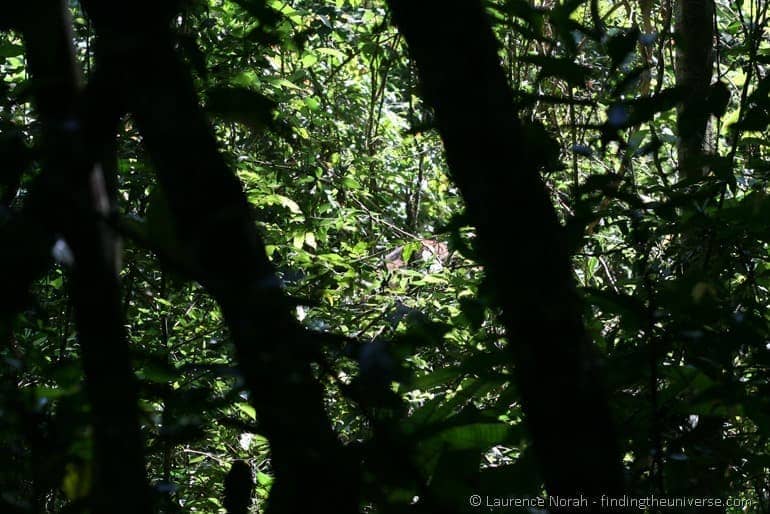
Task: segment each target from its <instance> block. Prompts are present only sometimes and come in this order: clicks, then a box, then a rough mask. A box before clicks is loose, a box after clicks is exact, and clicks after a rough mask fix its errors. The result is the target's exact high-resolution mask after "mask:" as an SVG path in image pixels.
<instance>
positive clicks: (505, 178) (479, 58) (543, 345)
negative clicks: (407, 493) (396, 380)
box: [388, 0, 623, 496]
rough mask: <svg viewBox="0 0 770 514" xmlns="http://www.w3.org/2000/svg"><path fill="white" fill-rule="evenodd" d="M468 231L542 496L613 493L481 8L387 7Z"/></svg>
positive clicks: (553, 251) (455, 0)
mask: <svg viewBox="0 0 770 514" xmlns="http://www.w3.org/2000/svg"><path fill="white" fill-rule="evenodd" d="M388 4H389V5H390V8H391V10H392V13H393V17H394V21H395V23H396V25H397V26H398V28H399V29H400V31H401V33H402V34H403V36H404V37H405V39H406V41H407V43H408V46H409V49H410V52H411V54H412V56H413V58H414V60H415V62H416V64H417V67H418V70H419V73H420V78H421V82H422V88H423V96H424V98H425V101H426V102H427V104H428V105H429V106H430V107H431V108H432V109H433V110H434V111H435V114H436V119H437V123H438V130H439V132H440V134H441V137H442V139H443V141H444V146H445V150H446V155H447V160H448V163H449V170H450V173H451V175H452V178H453V180H454V181H455V182H456V183H457V185H458V186H459V187H460V190H461V191H462V194H463V197H464V198H465V202H466V206H467V211H468V214H469V215H470V217H471V219H472V221H473V222H474V224H475V225H476V228H477V230H478V244H479V250H480V259H481V262H482V264H483V265H484V266H485V268H486V272H487V274H488V276H489V280H490V282H491V283H493V284H495V286H496V288H497V298H496V299H497V302H498V304H499V305H500V306H501V307H502V308H503V318H502V321H503V323H504V324H505V327H506V331H507V334H508V338H509V339H510V347H511V349H512V352H513V357H514V362H515V374H516V378H517V383H518V386H519V388H520V390H521V394H522V400H523V406H524V411H525V414H526V420H527V424H528V426H529V429H530V433H531V435H532V438H533V440H534V445H535V450H536V453H537V455H538V457H539V461H540V464H541V468H542V473H543V477H544V479H545V483H546V487H547V489H548V492H549V493H550V494H551V495H564V496H574V495H576V494H578V493H583V494H586V495H592V496H598V495H601V494H614V493H618V492H620V491H622V489H623V474H622V467H621V460H620V455H619V451H618V449H617V444H616V439H615V431H614V429H613V423H612V419H611V416H610V412H609V408H608V402H607V395H606V391H605V389H604V387H603V383H602V372H601V365H600V362H599V360H598V359H597V357H596V356H595V355H594V353H593V352H592V348H591V342H590V341H589V338H588V336H587V334H586V332H585V330H584V327H583V323H582V319H581V306H580V302H579V300H578V298H577V295H576V291H575V286H574V283H573V280H572V276H571V270H570V257H569V255H568V252H567V250H566V248H565V244H564V238H563V236H562V229H561V227H560V225H559V222H558V219H557V217H556V213H555V211H554V209H553V206H552V205H551V203H550V199H549V197H548V194H547V193H546V190H545V188H544V184H543V182H542V180H541V179H540V176H539V173H538V169H539V165H540V157H539V155H541V154H542V153H543V151H544V150H543V149H542V148H541V147H540V146H539V144H540V143H541V142H542V141H541V140H539V139H536V138H533V137H531V135H530V134H529V133H528V131H527V130H526V129H525V127H524V126H523V125H522V124H521V122H520V121H519V119H518V117H517V113H516V111H515V108H514V102H513V96H512V92H511V91H510V89H509V88H508V85H507V83H506V80H505V76H504V73H503V71H502V69H501V67H500V64H499V57H498V43H497V41H496V40H495V37H494V35H493V33H492V30H491V28H490V26H489V23H488V21H487V19H486V16H485V13H484V11H483V8H482V4H481V2H479V1H470V0H421V1H419V2H417V1H414V0H389V1H388Z"/></svg>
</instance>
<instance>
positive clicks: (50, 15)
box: [19, 1, 150, 514]
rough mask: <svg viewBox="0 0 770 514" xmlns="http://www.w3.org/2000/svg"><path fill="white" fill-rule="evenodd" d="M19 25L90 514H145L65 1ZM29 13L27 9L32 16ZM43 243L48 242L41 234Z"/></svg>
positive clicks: (101, 195) (99, 177) (111, 271)
mask: <svg viewBox="0 0 770 514" xmlns="http://www.w3.org/2000/svg"><path fill="white" fill-rule="evenodd" d="M32 5H33V6H34V9H28V16H26V17H23V18H22V19H21V20H20V22H21V23H20V26H19V28H20V29H21V32H22V34H23V36H24V42H25V46H26V55H27V59H28V63H29V67H30V72H31V76H32V78H33V80H34V83H35V89H34V103H35V106H36V108H37V111H38V114H39V119H40V121H41V122H42V126H43V131H42V148H43V168H44V170H45V171H44V173H45V174H46V175H49V178H50V181H51V182H52V183H54V184H57V185H58V186H59V187H60V190H59V191H57V192H56V194H55V195H54V193H53V192H50V197H49V199H52V198H56V199H55V200H53V202H54V203H53V206H54V207H53V208H50V209H49V210H48V216H50V218H51V220H49V221H48V222H47V223H46V226H55V227H56V228H57V229H58V230H60V231H61V233H62V234H63V235H64V239H65V240H66V242H67V244H68V245H69V247H70V248H71V251H72V258H73V263H72V268H73V269H72V287H71V289H70V293H71V295H72V300H73V305H74V306H75V321H76V324H77V328H78V335H79V338H78V340H79V342H80V346H81V353H82V358H83V368H84V371H85V377H86V391H87V394H88V399H89V402H90V404H91V420H92V423H93V427H94V447H95V473H94V483H93V484H92V485H91V491H92V492H91V503H92V505H91V508H92V511H93V512H94V513H99V514H101V513H111V514H112V513H117V514H121V513H126V514H128V513H135V514H144V513H149V512H150V494H149V488H148V486H147V483H146V481H145V475H144V458H143V455H144V447H143V443H142V438H141V432H140V430H139V411H138V405H137V384H136V382H135V378H134V374H133V371H132V369H131V363H130V358H129V349H128V343H127V340H126V334H125V331H124V327H123V319H122V307H121V303H120V294H119V289H120V288H119V282H118V270H117V267H116V264H117V261H116V257H117V256H116V246H115V238H114V236H113V235H112V234H111V232H110V230H109V229H108V228H107V226H106V224H105V217H106V215H107V208H108V199H107V195H106V190H105V187H104V177H103V174H102V172H101V167H100V165H99V163H98V162H95V161H94V160H92V159H91V156H90V154H89V151H88V150H87V146H88V140H87V138H88V136H87V133H88V132H89V130H88V128H87V126H88V125H89V124H90V121H89V120H88V119H86V116H84V112H85V111H84V109H83V103H82V98H81V87H80V78H79V76H78V72H77V64H76V61H75V57H74V54H73V49H72V46H71V45H72V43H71V42H72V34H71V33H70V20H69V13H68V7H67V5H66V4H65V2H61V1H52V2H38V3H34V4H32ZM33 11H34V12H33ZM45 237H50V236H44V238H45Z"/></svg>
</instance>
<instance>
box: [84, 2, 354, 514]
mask: <svg viewBox="0 0 770 514" xmlns="http://www.w3.org/2000/svg"><path fill="white" fill-rule="evenodd" d="M83 3H84V4H85V6H86V8H87V10H88V13H89V15H90V16H91V18H92V20H93V22H94V25H95V28H96V31H97V36H98V38H99V39H98V41H97V45H98V46H97V52H98V53H97V62H96V69H95V73H97V74H100V76H101V77H102V79H103V80H104V81H105V82H104V83H105V84H109V87H107V88H105V89H104V90H103V91H102V94H103V95H107V96H113V97H117V98H119V99H120V101H122V102H123V103H124V105H125V107H126V108H127V110H128V111H129V112H131V113H132V114H133V115H134V117H135V119H136V122H137V126H138V128H139V130H140V132H141V134H142V136H143V139H144V143H145V146H146V148H147V150H148V152H149V155H150V158H151V160H152V162H153V164H154V165H155V167H156V169H157V173H158V176H159V181H160V184H161V186H162V188H163V191H164V194H165V196H166V200H167V201H168V204H169V206H170V209H171V212H172V214H173V223H174V224H175V228H176V229H177V232H178V234H177V235H178V237H179V244H180V246H181V248H180V250H181V253H182V254H184V255H187V256H190V257H191V262H190V264H191V266H190V267H191V270H192V271H193V273H194V275H195V276H194V278H195V279H196V280H198V281H199V282H200V283H201V284H203V285H204V287H206V289H207V290H208V291H209V292H210V293H211V294H212V295H213V296H214V297H215V298H216V300H217V301H218V303H219V305H220V306H221V308H222V312H223V314H224V316H225V319H226V321H227V323H228V326H229V328H230V333H231V336H232V339H233V342H234V344H235V348H236V355H237V359H238V362H239V363H240V369H241V371H242V373H243V376H244V378H245V381H246V384H247V386H248V389H249V391H250V398H249V400H250V402H251V403H252V404H253V405H254V407H255V408H256V411H257V414H258V420H259V426H260V429H261V431H262V432H263V433H264V435H265V436H267V437H268V439H269V441H270V446H271V455H272V467H273V471H274V473H275V483H274V485H273V488H272V490H271V494H270V504H269V505H268V509H267V512H269V513H278V512H281V513H294V512H304V511H305V510H306V507H307V506H311V505H312V506H315V507H317V508H321V507H323V508H324V509H327V510H329V511H330V512H337V513H340V514H352V513H354V512H358V506H359V505H358V502H359V493H358V484H357V478H358V473H357V470H356V469H355V467H354V465H353V463H352V460H351V459H350V458H349V457H348V455H347V453H346V451H345V449H344V448H343V447H342V445H341V443H340V442H339V440H338V439H337V436H336V434H335V432H334V431H333V429H332V427H331V423H330V421H329V419H328V417H327V415H326V413H325V410H324V406H323V390H322V388H321V386H320V385H319V384H318V383H317V381H316V380H315V378H314V376H313V373H312V371H311V367H310V362H309V361H310V359H309V357H308V354H309V352H308V350H307V348H308V346H309V344H308V341H306V337H307V336H306V333H305V332H304V331H303V330H302V329H301V327H300V326H299V325H298V324H297V323H296V321H295V320H294V318H293V316H292V313H291V308H290V306H289V304H288V302H287V301H286V298H285V297H284V295H283V293H282V291H281V288H280V283H279V281H278V279H277V277H276V276H275V274H274V272H273V268H272V265H271V263H270V262H269V260H268V258H267V256H266V253H265V249H264V245H263V243H262V241H261V239H260V237H259V235H258V233H257V231H256V227H255V224H254V221H253V220H252V218H251V215H250V209H249V204H248V202H247V199H246V196H245V195H244V193H243V191H242V190H241V186H240V183H239V181H238V179H237V177H236V176H235V175H234V174H233V173H232V171H231V170H230V169H229V168H228V167H227V165H226V163H225V161H224V159H223V157H222V155H221V154H220V153H219V150H218V148H217V142H216V139H215V137H214V135H213V132H212V130H211V127H210V125H209V123H208V120H207V119H206V117H205V115H204V113H203V111H202V109H201V108H200V106H199V104H198V99H197V96H196V93H195V91H194V88H193V81H192V77H191V76H190V75H189V72H188V70H187V69H186V68H185V67H184V65H183V64H182V63H181V61H180V59H179V58H178V56H177V55H176V54H175V52H174V48H173V42H172V38H171V34H170V33H169V31H168V30H167V26H168V15H169V11H166V4H165V3H161V4H160V5H159V4H158V3H153V2H137V3H136V4H139V5H138V6H137V5H135V4H133V3H132V4H123V5H122V6H121V10H119V11H118V10H114V11H113V6H112V5H110V6H107V5H106V3H105V2H99V1H95V0H93V1H88V2H83Z"/></svg>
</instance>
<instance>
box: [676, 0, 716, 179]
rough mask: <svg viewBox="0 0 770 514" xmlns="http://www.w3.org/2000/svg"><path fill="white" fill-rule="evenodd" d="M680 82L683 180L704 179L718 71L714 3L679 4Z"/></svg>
mask: <svg viewBox="0 0 770 514" xmlns="http://www.w3.org/2000/svg"><path fill="white" fill-rule="evenodd" d="M675 25H676V26H675V30H676V34H677V43H678V46H677V53H676V81H677V85H678V86H680V87H681V88H682V95H683V96H682V97H683V98H684V101H683V102H682V105H681V106H680V108H679V112H678V113H677V114H678V115H677V128H678V131H679V141H678V144H677V154H678V158H679V170H680V177H681V178H683V179H697V178H699V177H701V176H703V170H704V167H703V164H702V162H701V161H702V157H703V152H704V146H705V145H706V142H707V139H708V130H709V118H710V117H711V115H710V109H709V105H708V91H709V85H710V84H711V76H712V69H713V67H714V52H713V48H714V2H713V0H678V1H677V4H676V22H675Z"/></svg>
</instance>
